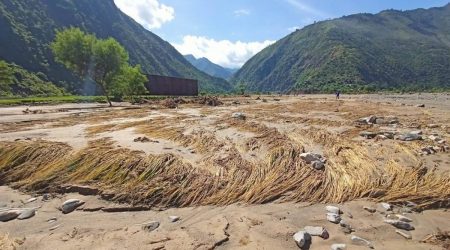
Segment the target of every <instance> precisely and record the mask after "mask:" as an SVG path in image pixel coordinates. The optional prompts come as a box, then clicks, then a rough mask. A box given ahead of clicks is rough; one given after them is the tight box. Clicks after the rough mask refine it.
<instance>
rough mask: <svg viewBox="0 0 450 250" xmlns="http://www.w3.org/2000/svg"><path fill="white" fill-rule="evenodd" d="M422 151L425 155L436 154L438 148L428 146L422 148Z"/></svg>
mask: <svg viewBox="0 0 450 250" xmlns="http://www.w3.org/2000/svg"><path fill="white" fill-rule="evenodd" d="M420 151H421V152H422V153H423V154H425V155H432V154H436V150H435V149H434V148H433V146H426V147H423V148H421V149H420Z"/></svg>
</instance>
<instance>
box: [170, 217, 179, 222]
mask: <svg viewBox="0 0 450 250" xmlns="http://www.w3.org/2000/svg"><path fill="white" fill-rule="evenodd" d="M169 220H170V222H177V221H179V220H180V217H179V216H169Z"/></svg>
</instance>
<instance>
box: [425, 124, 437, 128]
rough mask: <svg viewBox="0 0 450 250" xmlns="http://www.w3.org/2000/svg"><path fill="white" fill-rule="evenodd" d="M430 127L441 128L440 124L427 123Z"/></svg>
mask: <svg viewBox="0 0 450 250" xmlns="http://www.w3.org/2000/svg"><path fill="white" fill-rule="evenodd" d="M427 127H428V128H439V125H438V124H428V125H427Z"/></svg>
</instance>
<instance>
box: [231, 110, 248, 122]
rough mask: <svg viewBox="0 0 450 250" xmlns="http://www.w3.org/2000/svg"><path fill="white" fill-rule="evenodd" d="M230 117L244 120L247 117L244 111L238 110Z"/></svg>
mask: <svg viewBox="0 0 450 250" xmlns="http://www.w3.org/2000/svg"><path fill="white" fill-rule="evenodd" d="M231 117H232V118H235V119H239V120H245V119H246V118H247V116H246V115H245V114H244V113H240V112H238V113H233V114H232V115H231Z"/></svg>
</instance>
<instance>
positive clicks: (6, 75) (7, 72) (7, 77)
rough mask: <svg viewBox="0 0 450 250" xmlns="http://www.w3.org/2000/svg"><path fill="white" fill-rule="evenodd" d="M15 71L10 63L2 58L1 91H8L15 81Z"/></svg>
mask: <svg viewBox="0 0 450 250" xmlns="http://www.w3.org/2000/svg"><path fill="white" fill-rule="evenodd" d="M13 77H14V76H13V71H12V70H11V68H10V67H9V65H8V64H7V63H6V62H5V61H2V60H0V92H8V91H9V90H10V84H11V83H12V81H13Z"/></svg>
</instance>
